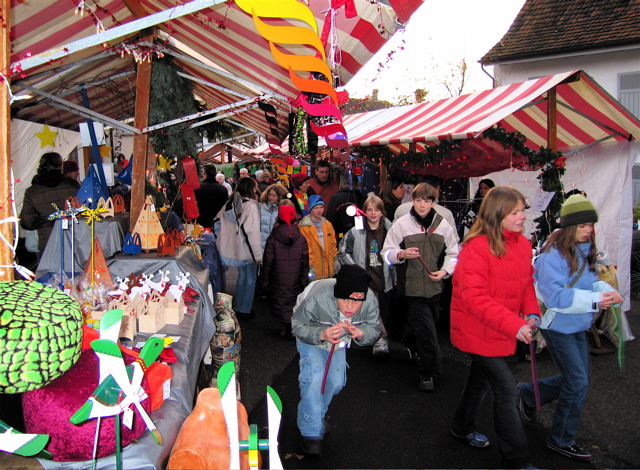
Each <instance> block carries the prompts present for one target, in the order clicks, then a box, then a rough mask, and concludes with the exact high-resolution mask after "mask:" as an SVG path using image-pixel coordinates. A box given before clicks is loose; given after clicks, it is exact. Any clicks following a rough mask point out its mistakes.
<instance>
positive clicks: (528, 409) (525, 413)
mask: <svg viewBox="0 0 640 470" xmlns="http://www.w3.org/2000/svg"><path fill="white" fill-rule="evenodd" d="M518 411H519V412H520V416H522V419H524V420H525V421H528V422H529V423H534V422H535V421H536V419H537V417H538V412H537V411H536V409H535V408H534V407H533V406H529V405H527V403H526V402H525V401H524V399H523V398H522V395H520V400H519V401H518Z"/></svg>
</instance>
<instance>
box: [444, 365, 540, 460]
mask: <svg viewBox="0 0 640 470" xmlns="http://www.w3.org/2000/svg"><path fill="white" fill-rule="evenodd" d="M470 356H471V370H470V371H469V377H468V378H467V383H466V384H465V386H464V390H463V392H462V396H461V397H460V401H459V402H458V407H457V408H456V412H455V415H454V418H453V424H452V425H451V430H452V431H453V432H454V433H455V434H456V435H458V436H466V435H467V434H469V433H471V432H474V431H475V430H476V426H475V417H476V415H477V414H478V410H479V409H480V407H481V406H482V402H483V401H484V399H485V396H486V395H487V392H488V391H489V390H491V391H492V392H493V393H492V408H493V410H492V411H493V427H494V430H495V433H496V437H497V439H498V449H499V450H500V455H502V466H501V467H500V468H522V467H526V466H527V465H528V463H529V455H530V450H529V441H528V440H527V435H526V434H525V431H524V427H523V426H522V422H521V421H520V415H519V414H518V409H517V404H518V399H519V397H520V395H519V393H518V388H517V387H516V379H515V378H514V377H513V373H512V372H511V369H510V367H509V364H508V363H507V358H506V357H485V356H479V355H477V354H470Z"/></svg>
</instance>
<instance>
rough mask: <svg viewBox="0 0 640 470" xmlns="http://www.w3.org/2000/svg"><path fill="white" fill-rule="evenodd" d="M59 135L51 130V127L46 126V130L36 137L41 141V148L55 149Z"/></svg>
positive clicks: (37, 133) (38, 133)
mask: <svg viewBox="0 0 640 470" xmlns="http://www.w3.org/2000/svg"><path fill="white" fill-rule="evenodd" d="M57 135H58V133H57V132H53V131H52V130H51V129H49V126H48V125H47V124H45V125H44V129H43V130H42V132H36V133H35V136H36V137H37V138H38V139H40V148H44V147H46V146H47V145H50V146H51V147H55V140H56V137H57Z"/></svg>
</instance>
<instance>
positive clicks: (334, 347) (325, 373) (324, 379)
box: [320, 343, 336, 393]
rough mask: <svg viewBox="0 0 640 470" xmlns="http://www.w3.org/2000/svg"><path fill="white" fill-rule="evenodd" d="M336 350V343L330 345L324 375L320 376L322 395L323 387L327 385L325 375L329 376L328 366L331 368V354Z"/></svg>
mask: <svg viewBox="0 0 640 470" xmlns="http://www.w3.org/2000/svg"><path fill="white" fill-rule="evenodd" d="M335 350H336V343H333V344H332V345H331V351H329V358H328V359H327V365H326V366H324V375H323V376H322V387H321V388H320V393H324V387H325V385H326V384H327V375H328V374H329V366H331V358H332V357H333V352H334V351H335Z"/></svg>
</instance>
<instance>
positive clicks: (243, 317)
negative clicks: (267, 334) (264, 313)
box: [236, 310, 256, 320]
mask: <svg viewBox="0 0 640 470" xmlns="http://www.w3.org/2000/svg"><path fill="white" fill-rule="evenodd" d="M255 316H256V312H255V311H254V310H251V311H250V312H249V313H245V312H239V311H236V317H237V318H238V320H251V319H252V318H253V317H255Z"/></svg>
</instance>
